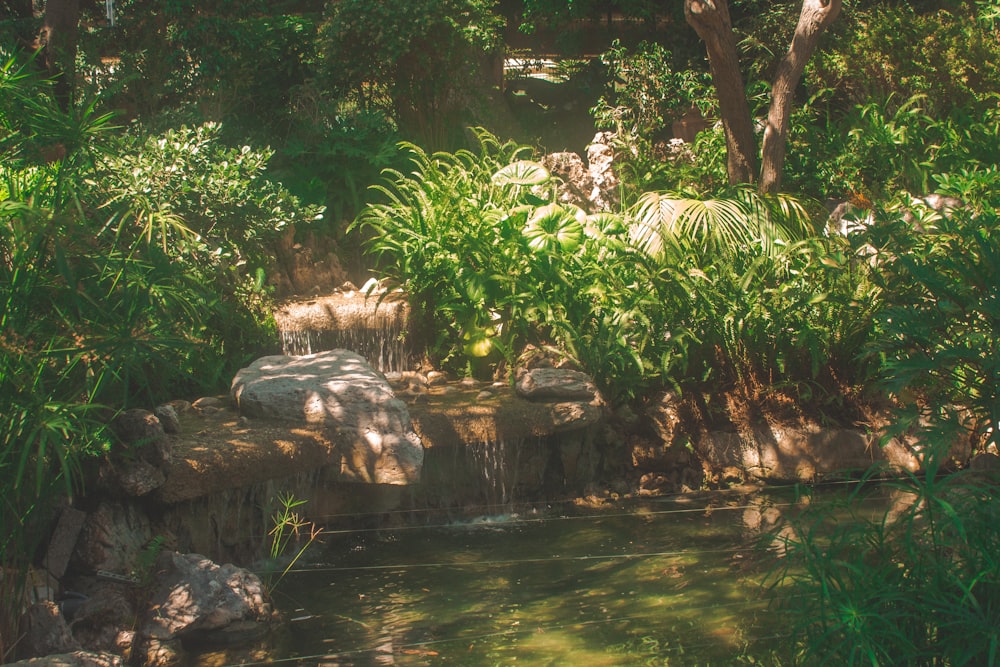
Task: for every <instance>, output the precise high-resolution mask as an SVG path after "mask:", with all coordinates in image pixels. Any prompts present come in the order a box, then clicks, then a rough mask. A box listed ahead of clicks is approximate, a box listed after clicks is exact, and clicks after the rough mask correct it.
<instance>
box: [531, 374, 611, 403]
mask: <svg viewBox="0 0 1000 667" xmlns="http://www.w3.org/2000/svg"><path fill="white" fill-rule="evenodd" d="M515 388H516V389H517V393H518V394H520V395H521V396H523V397H524V398H527V399H528V400H531V401H552V400H555V401H561V400H562V401H572V400H578V401H582V400H595V401H596V400H599V394H598V392H597V387H596V386H595V385H594V383H593V382H592V381H591V379H590V378H589V377H587V375H586V374H584V373H581V372H580V371H574V370H569V369H565V368H532V369H530V370H526V371H524V372H523V373H521V374H520V376H519V377H518V378H517V384H516V385H515Z"/></svg>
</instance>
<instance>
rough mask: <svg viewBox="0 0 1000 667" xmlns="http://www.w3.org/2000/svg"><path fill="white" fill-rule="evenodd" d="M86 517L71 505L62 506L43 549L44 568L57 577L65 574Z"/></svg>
mask: <svg viewBox="0 0 1000 667" xmlns="http://www.w3.org/2000/svg"><path fill="white" fill-rule="evenodd" d="M86 519H87V513H86V512H81V511H80V510H78V509H74V508H72V507H64V508H63V510H62V512H61V513H60V514H59V522H58V523H57V524H56V527H55V529H54V530H53V531H52V536H51V537H50V538H49V545H48V547H47V548H46V550H45V560H44V565H45V569H46V570H48V571H49V574H51V575H52V576H53V577H56V578H57V579H59V578H61V577H62V576H63V575H64V574H66V567H67V566H68V565H69V560H70V556H72V555H73V548H74V547H75V546H76V541H77V539H78V538H79V537H80V530H82V529H83V523H84V521H86Z"/></svg>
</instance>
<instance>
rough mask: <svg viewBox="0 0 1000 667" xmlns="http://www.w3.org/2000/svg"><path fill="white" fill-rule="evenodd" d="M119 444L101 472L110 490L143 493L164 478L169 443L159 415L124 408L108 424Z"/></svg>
mask: <svg viewBox="0 0 1000 667" xmlns="http://www.w3.org/2000/svg"><path fill="white" fill-rule="evenodd" d="M111 428H112V430H113V431H114V432H115V434H116V435H117V436H118V439H119V442H120V444H119V445H118V446H116V447H115V449H114V450H113V451H112V453H111V456H110V457H109V461H108V463H107V464H106V465H105V467H104V469H103V470H102V473H101V478H102V480H103V481H104V482H105V484H107V485H108V486H110V487H111V488H112V489H114V490H116V491H118V492H121V493H124V494H125V495H128V496H134V497H139V496H144V495H146V494H148V493H149V492H150V491H153V490H154V489H157V488H159V487H160V486H162V485H163V483H164V482H165V481H166V474H165V469H166V468H167V467H168V466H169V465H170V461H171V459H172V456H173V446H172V444H171V442H170V439H169V438H167V435H166V433H165V431H164V428H163V425H162V424H161V423H160V420H159V418H157V416H156V415H154V414H153V413H151V412H148V411H146V410H139V409H134V410H126V411H125V412H123V413H121V414H120V415H118V417H116V418H115V420H114V421H113V422H112V423H111Z"/></svg>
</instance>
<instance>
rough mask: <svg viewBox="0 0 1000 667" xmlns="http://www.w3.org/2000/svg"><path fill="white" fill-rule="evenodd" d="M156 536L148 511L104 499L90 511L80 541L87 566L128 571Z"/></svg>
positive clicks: (80, 556)
mask: <svg viewBox="0 0 1000 667" xmlns="http://www.w3.org/2000/svg"><path fill="white" fill-rule="evenodd" d="M152 537H153V530H152V527H151V526H150V522H149V518H148V517H147V516H146V514H145V513H144V512H142V511H140V510H139V509H137V508H136V507H135V506H133V505H131V504H122V503H113V502H109V501H105V502H102V503H101V504H100V505H98V507H97V509H96V510H94V511H93V512H91V513H90V514H89V515H87V520H86V521H85V522H84V524H83V528H82V530H81V531H80V537H79V539H78V540H77V543H76V551H75V556H76V560H77V561H78V562H79V564H80V565H82V566H83V568H84V569H86V570H88V571H91V572H96V571H98V570H103V571H107V572H112V573H114V574H120V575H128V574H130V573H131V572H132V570H133V569H135V568H136V566H137V565H138V562H139V556H140V554H142V552H143V551H144V550H145V548H146V546H147V545H148V544H149V541H150V540H151V539H152Z"/></svg>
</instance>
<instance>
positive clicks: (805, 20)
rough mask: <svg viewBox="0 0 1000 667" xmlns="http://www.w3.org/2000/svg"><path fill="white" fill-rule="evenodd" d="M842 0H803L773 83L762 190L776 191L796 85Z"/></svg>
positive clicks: (779, 186)
mask: <svg viewBox="0 0 1000 667" xmlns="http://www.w3.org/2000/svg"><path fill="white" fill-rule="evenodd" d="M840 7H841V0H803V2H802V13H801V14H799V23H798V25H796V26H795V35H794V36H793V37H792V44H791V46H789V47H788V53H787V54H785V57H784V58H783V59H782V61H781V63H780V64H779V65H778V71H777V73H776V74H775V77H774V83H773V84H772V86H771V106H770V108H769V110H768V113H767V125H766V127H765V128H764V144H763V147H762V151H761V172H760V191H761V192H765V193H773V192H777V191H778V190H779V189H780V188H781V172H782V169H783V168H784V165H785V149H786V147H787V145H788V124H789V119H790V117H791V113H792V102H793V98H794V96H795V87H796V86H797V85H799V79H801V78H802V72H803V71H804V70H805V67H806V63H807V62H809V58H811V57H812V54H813V52H814V51H815V50H816V45H817V44H818V43H819V37H820V35H821V34H822V33H823V31H824V30H825V29H826V28H827V26H829V25H830V24H831V23H833V21H834V20H835V19H836V18H837V15H838V14H840Z"/></svg>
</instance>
